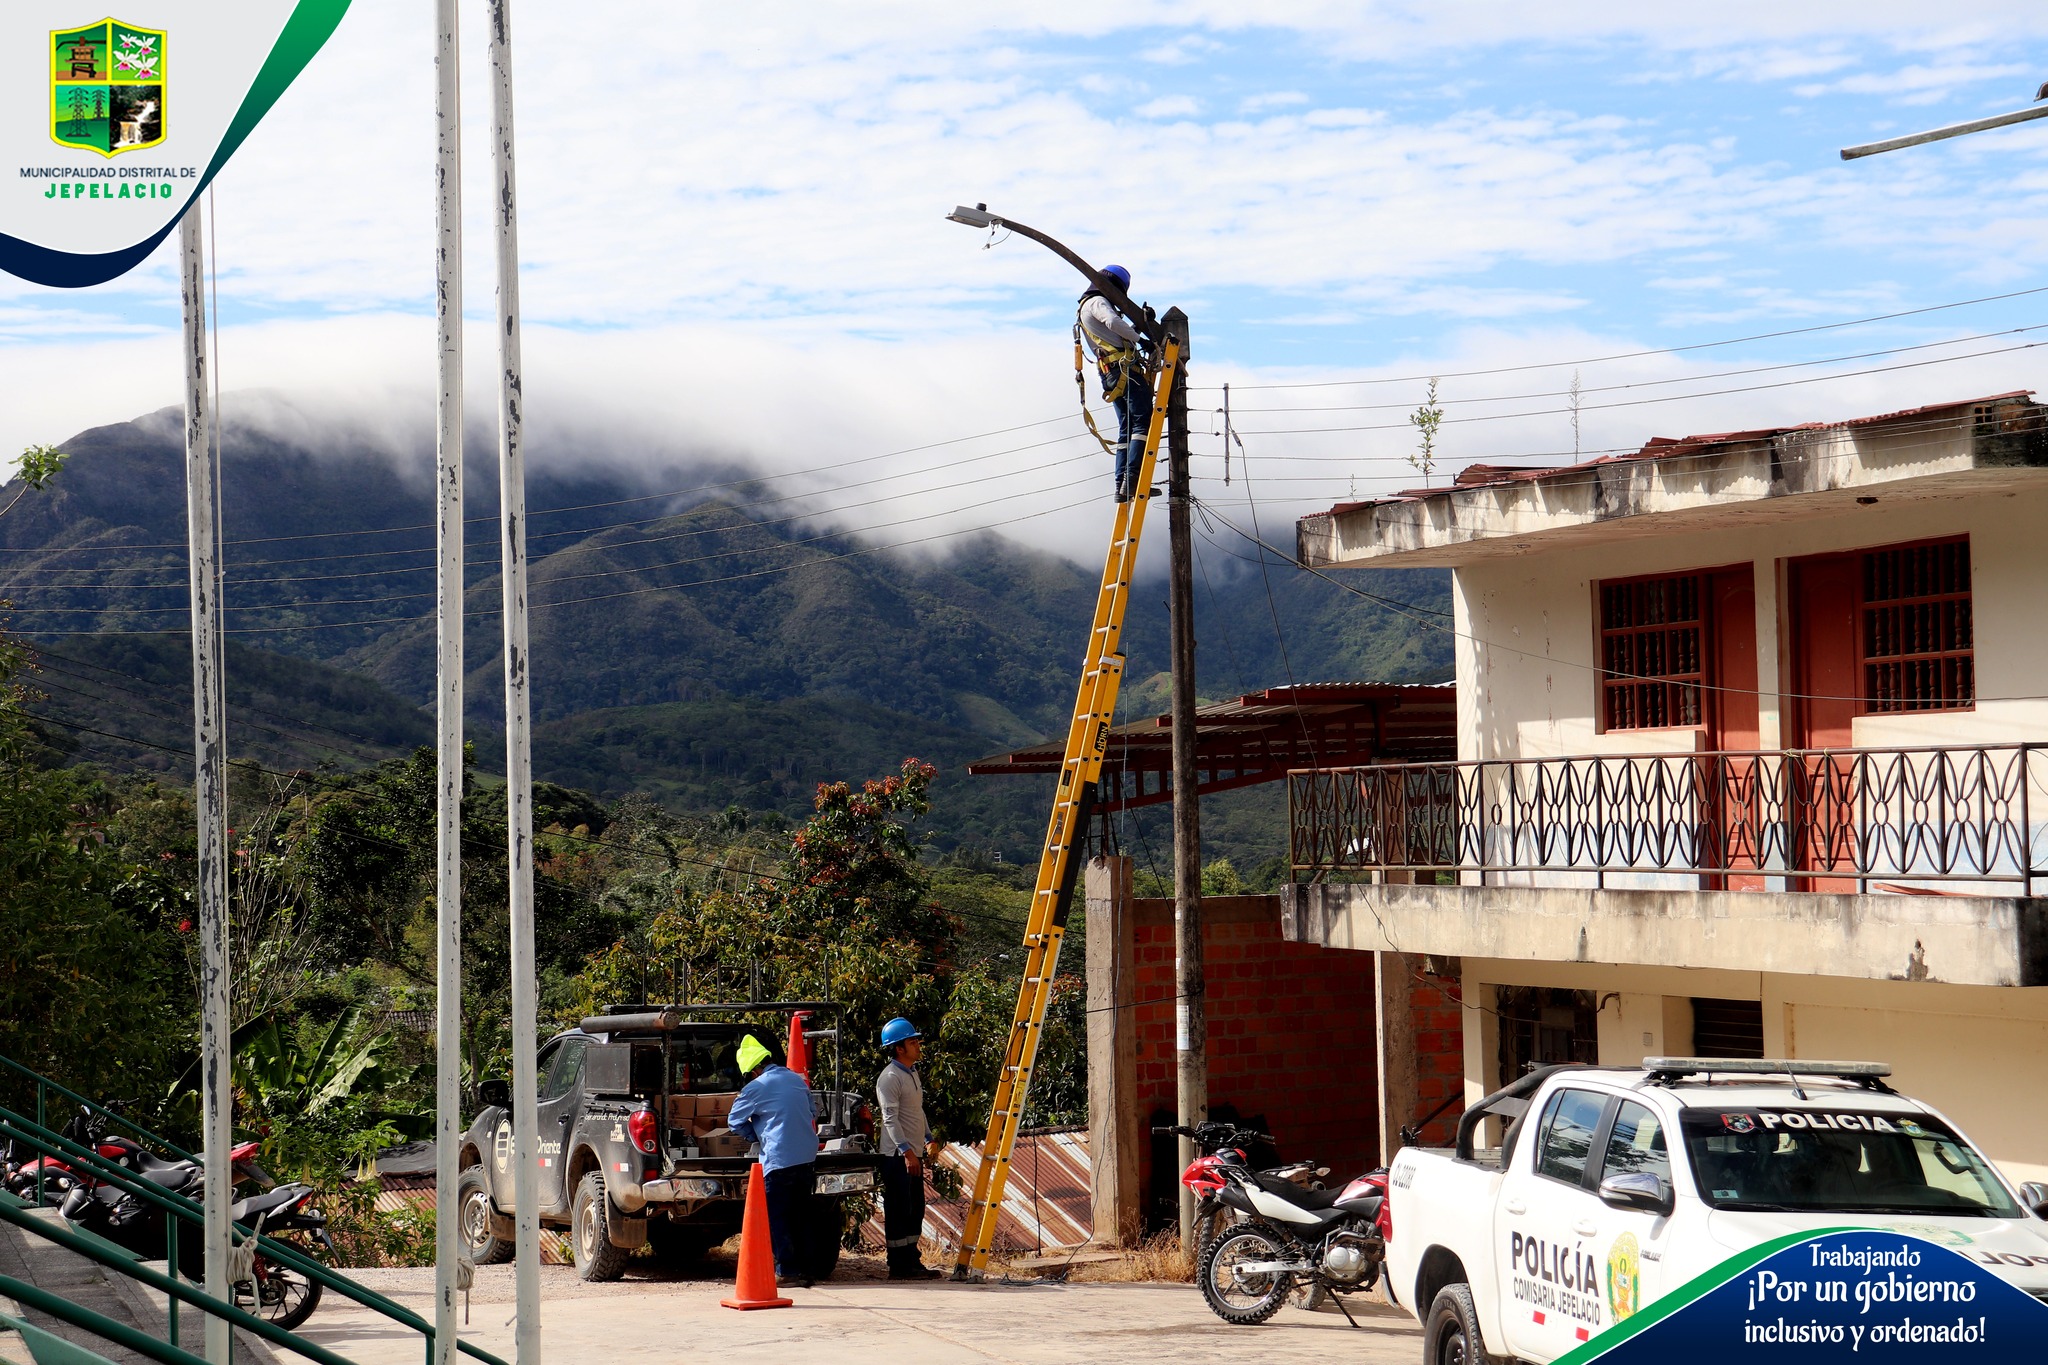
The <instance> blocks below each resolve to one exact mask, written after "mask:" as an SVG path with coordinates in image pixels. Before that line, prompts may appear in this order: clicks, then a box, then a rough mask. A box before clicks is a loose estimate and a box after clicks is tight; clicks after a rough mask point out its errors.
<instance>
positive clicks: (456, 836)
mask: <svg viewBox="0 0 2048 1365" xmlns="http://www.w3.org/2000/svg"><path fill="white" fill-rule="evenodd" d="M457 11H458V3H457V0H435V13H436V18H437V19H438V20H439V24H440V28H439V33H438V35H437V36H436V39H435V47H434V75H435V86H434V122H435V155H434V163H435V164H434V171H435V187H434V228H435V233H436V237H437V240H436V243H435V261H434V272H435V284H436V286H437V288H436V294H435V300H434V314H435V324H436V333H435V349H436V351H437V352H438V354H439V359H440V370H441V373H440V382H441V391H440V396H439V400H438V402H437V405H436V409H435V416H436V418H437V429H436V432H435V439H434V487H435V490H436V492H435V502H436V509H435V533H434V535H435V540H434V544H435V549H436V552H437V560H438V563H437V565H436V575H435V582H434V594H435V610H436V613H437V616H436V620H437V631H436V638H435V650H434V721H435V729H436V734H435V746H434V753H435V775H436V783H437V786H438V788H439V798H438V802H437V807H438V809H437V814H438V817H439V835H438V839H437V843H436V848H435V854H436V863H435V876H434V896H435V907H436V908H435V924H436V937H437V939H438V941H439V955H440V970H439V974H438V975H437V977H436V986H435V991H434V1104H435V1120H434V1184H435V1190H436V1207H437V1208H439V1209H441V1210H442V1214H441V1216H440V1217H439V1218H437V1219H436V1220H435V1222H434V1365H453V1362H454V1359H455V1340H456V1331H457V1328H456V1325H455V1270H456V1264H457V1262H458V1261H460V1259H461V1257H462V1206H461V1198H460V1192H459V1187H460V1181H461V1172H460V1170H459V1169H458V1168H457V1161H458V1159H459V1157H460V1143H461V1141H462V552H463V545H462V107H461V100H462V64H461V52H460V46H459V44H458V41H457V39H458V37H459V33H460V16H459V15H458V12H457Z"/></svg>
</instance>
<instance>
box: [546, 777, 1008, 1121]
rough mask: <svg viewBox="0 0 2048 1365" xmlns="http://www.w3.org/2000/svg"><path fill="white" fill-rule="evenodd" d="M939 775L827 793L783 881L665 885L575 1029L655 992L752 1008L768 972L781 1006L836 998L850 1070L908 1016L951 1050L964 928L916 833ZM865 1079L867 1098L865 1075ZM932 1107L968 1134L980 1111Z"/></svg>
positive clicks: (591, 976) (818, 799) (669, 881)
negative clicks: (890, 1023) (647, 986)
mask: <svg viewBox="0 0 2048 1365" xmlns="http://www.w3.org/2000/svg"><path fill="white" fill-rule="evenodd" d="M935 776H937V769H935V768H933V767H932V766H931V765H930V764H928V763H923V762H920V761H919V760H917V759H906V760H905V761H904V762H903V764H902V766H901V767H900V768H899V769H898V771H897V772H895V773H893V774H891V775H890V776H888V777H885V778H881V779H877V780H873V781H869V782H866V783H863V784H862V785H861V786H860V787H858V788H856V787H853V786H851V785H850V784H848V783H844V782H834V783H825V784H821V785H820V786H819V787H818V789H817V794H816V796H815V798H814V800H813V813H812V816H811V818H810V820H809V821H807V822H806V823H805V824H804V825H803V826H802V827H801V828H799V829H798V830H796V831H795V833H793V834H792V835H790V836H789V839H788V842H787V844H786V848H785V852H784V855H783V858H782V860H781V867H780V870H779V873H778V874H776V875H751V876H744V877H734V876H725V877H718V878H715V879H714V878H707V877H704V876H702V875H700V874H698V873H697V872H694V871H691V870H689V869H688V868H686V867H683V866H678V867H676V868H675V869H673V870H671V871H669V872H668V873H666V874H664V875H663V876H662V877H661V878H660V879H659V889H658V892H657V894H656V896H655V897H653V898H652V900H653V903H654V904H655V906H656V908H655V909H654V911H653V913H652V915H651V917H649V918H648V919H646V920H645V921H643V922H642V923H640V924H639V925H638V926H636V928H635V930H634V932H633V933H632V934H631V935H621V936H620V937H619V939H618V940H617V941H616V942H614V943H613V944H612V945H611V946H610V947H608V948H606V949H604V950H603V951H602V952H600V953H597V954H595V955H593V957H592V958H591V959H590V961H589V963H588V965H587V966H586V968H585V970H584V971H583V973H582V974H581V975H580V976H579V977H578V978H577V980H576V982H575V990H574V991H573V992H572V993H571V995H570V996H569V1004H570V1005H571V1007H572V1008H571V1010H570V1012H569V1014H568V1015H565V1016H564V1017H565V1018H567V1017H573V1016H577V1015H581V1014H584V1013H590V1012H595V1011H597V1010H600V1009H603V1008H604V1007H605V1006H607V1005H611V1004H617V1003H620V1002H623V1001H630V1000H637V999H640V998H641V997H642V995H643V993H644V992H643V983H645V982H647V981H649V980H650V979H651V980H652V981H654V982H656V983H660V985H659V986H658V987H656V988H652V989H654V993H656V994H665V993H667V992H671V991H672V992H673V995H670V996H669V998H676V997H678V996H681V995H683V994H684V993H685V990H687V994H688V995H689V997H690V998H691V999H693V1000H697V1001H709V1000H714V999H745V998H746V993H747V991H748V989H749V988H750V986H751V984H752V978H753V974H754V971H755V970H756V968H757V967H758V968H759V970H760V972H761V976H762V986H763V992H764V994H766V995H768V996H770V997H777V998H785V999H790V998H809V999H815V998H819V997H821V996H829V997H830V998H831V999H832V1000H833V1001H835V1002H837V1003H839V1004H840V1005H841V1006H842V1007H843V1010H844V1012H843V1014H842V1015H841V1017H840V1021H839V1022H840V1029H841V1046H842V1047H843V1048H844V1049H845V1055H846V1056H847V1057H848V1058H849V1059H863V1060H864V1059H867V1058H872V1057H875V1056H876V1053H875V1051H874V1047H875V1046H876V1044H875V1040H876V1039H878V1038H879V1037H880V1035H881V1028H882V1024H883V1023H884V1022H885V1021H887V1020H889V1019H891V1018H893V1017H895V1016H896V1015H899V1014H900V1015H906V1016H908V1017H909V1018H911V1019H912V1020H915V1021H916V1022H918V1023H919V1024H920V1026H922V1027H923V1029H924V1031H925V1032H926V1033H928V1034H932V1035H934V1038H935V1042H937V1043H939V1044H940V1045H942V1046H943V1045H944V1042H943V1040H944V1038H945V1036H946V1027H947V1026H946V1025H945V1024H944V1022H943V1021H944V1020H945V1018H946V1016H947V1010H948V1007H949V1005H950V1003H951V1000H952V995H953V990H952V976H953V973H954V971H955V967H956V963H955V961H954V958H953V950H952V945H953V942H954V939H955V935H956V932H957V927H956V926H955V924H954V923H953V921H952V919H951V917H949V916H948V915H947V914H946V913H945V911H944V910H943V909H941V908H940V906H939V905H938V904H937V903H936V901H935V900H934V899H933V897H932V893H931V873H930V871H929V869H927V868H926V867H924V866H923V864H922V863H920V861H919V859H918V843H917V840H916V838H915V837H914V836H913V835H912V833H911V831H910V828H909V826H910V823H911V822H912V821H914V820H916V819H918V818H919V817H921V816H923V815H925V814H926V813H927V812H928V811H929V810H930V809H931V800H930V788H931V782H932V779H933V778H934V777H935ZM645 890H646V888H644V887H643V894H644V892H645ZM684 983H687V987H685V984H684ZM758 1022H760V1023H762V1024H764V1025H767V1026H770V1027H774V1026H776V1025H777V1024H778V1023H779V1022H780V1021H778V1020H776V1019H774V1018H772V1017H770V1016H765V1015H764V1016H762V1017H761V1019H760V1020H759V1021H758ZM977 1047H978V1044H977ZM875 1064H876V1066H879V1065H880V1063H879V1061H877V1062H876V1063H875ZM988 1070H989V1071H990V1073H991V1074H992V1072H993V1065H992V1064H988ZM853 1076H858V1077H859V1079H858V1081H857V1082H856V1083H857V1084H860V1085H862V1086H865V1085H866V1083H867V1077H866V1076H864V1075H861V1074H860V1073H859V1071H857V1070H856V1071H854V1072H853V1073H851V1074H850V1076H849V1079H852V1077H853ZM929 1102H930V1106H931V1109H932V1113H933V1119H934V1122H935V1123H937V1124H938V1125H939V1126H940V1127H941V1128H942V1129H943V1130H945V1131H947V1132H949V1133H951V1134H953V1135H960V1134H961V1133H962V1132H963V1129H962V1128H961V1127H960V1126H959V1124H960V1122H961V1118H962V1115H964V1114H965V1113H966V1112H967V1111H968V1110H969V1109H971V1108H972V1105H971V1104H970V1105H968V1106H966V1107H964V1108H963V1107H962V1106H961V1105H959V1104H957V1103H956V1102H955V1101H954V1097H953V1095H951V1094H949V1093H947V1092H945V1091H943V1090H941V1089H939V1088H937V1087H935V1088H934V1091H933V1093H932V1094H931V1097H930V1101H929ZM970 1126H971V1125H970Z"/></svg>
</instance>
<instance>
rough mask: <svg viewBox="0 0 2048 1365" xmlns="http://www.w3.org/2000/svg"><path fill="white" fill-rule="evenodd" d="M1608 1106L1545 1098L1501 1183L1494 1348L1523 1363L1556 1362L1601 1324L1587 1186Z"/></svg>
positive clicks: (1603, 1099) (1562, 1092)
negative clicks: (1497, 1341) (1497, 1344)
mask: <svg viewBox="0 0 2048 1365" xmlns="http://www.w3.org/2000/svg"><path fill="white" fill-rule="evenodd" d="M1611 1103H1612V1102H1611V1100H1610V1097H1609V1096H1607V1095H1603V1094H1601V1093H1600V1092H1598V1091H1594V1090H1578V1089H1573V1088H1570V1087H1566V1088H1562V1089H1559V1090H1556V1091H1553V1092H1552V1093H1551V1096H1550V1098H1549V1100H1547V1101H1546V1102H1545V1103H1544V1106H1543V1110H1542V1112H1541V1114H1540V1115H1538V1116H1537V1120H1536V1127H1535V1131H1534V1132H1533V1133H1529V1134H1524V1135H1523V1136H1522V1138H1521V1140H1520V1141H1518V1142H1517V1143H1516V1144H1515V1152H1514V1155H1513V1157H1512V1159H1511V1160H1510V1163H1509V1169H1508V1171H1507V1173H1506V1175H1505V1177H1504V1178H1503V1179H1502V1181H1501V1187H1500V1203H1499V1205H1498V1206H1497V1209H1496V1212H1495V1214H1494V1218H1495V1225H1494V1254H1495V1257H1496V1264H1497V1266H1498V1268H1499V1284H1500V1291H1499V1292H1500V1321H1501V1330H1502V1332H1503V1333H1504V1334H1505V1335H1506V1337H1507V1340H1506V1341H1505V1342H1504V1343H1502V1344H1503V1345H1504V1346H1505V1347H1506V1348H1507V1350H1508V1351H1510V1352H1512V1353H1513V1354H1515V1355H1518V1356H1521V1357H1524V1358H1525V1359H1528V1360H1536V1361H1545V1360H1555V1359H1556V1358H1557V1357H1559V1356H1561V1355H1563V1354H1565V1353H1566V1352H1567V1351H1570V1350H1571V1349H1572V1348H1574V1347H1575V1346H1577V1345H1578V1344H1579V1343H1580V1342H1582V1341H1585V1340H1587V1339H1588V1338H1590V1337H1591V1336H1592V1335H1593V1334H1594V1333H1596V1332H1598V1331H1599V1330H1600V1329H1601V1327H1602V1326H1604V1325H1605V1323H1606V1318H1605V1315H1604V1314H1603V1313H1602V1312H1601V1300H1600V1273H1599V1268H1600V1254H1599V1250H1598V1247H1597V1245H1596V1242H1595V1240H1594V1239H1595V1238H1596V1237H1597V1236H1598V1234H1599V1231H1600V1229H1599V1226H1598V1224H1597V1222H1596V1221H1595V1219H1596V1217H1597V1215H1596V1213H1595V1210H1596V1209H1598V1208H1599V1207H1600V1201H1599V1198H1598V1197H1597V1196H1596V1195H1594V1194H1593V1192H1592V1190H1591V1189H1589V1188H1588V1185H1587V1182H1588V1179H1589V1178H1590V1174H1591V1173H1590V1171H1589V1169H1588V1168H1589V1167H1592V1166H1594V1165H1596V1164H1597V1163H1596V1162H1595V1161H1594V1155H1593V1154H1594V1145H1593V1144H1594V1139H1595V1137H1596V1136H1597V1135H1598V1134H1599V1133H1600V1132H1601V1130H1602V1127H1603V1125H1604V1123H1605V1121H1606V1119H1607V1117H1608V1111H1609V1109H1610V1107H1611Z"/></svg>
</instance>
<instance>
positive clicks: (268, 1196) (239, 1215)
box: [228, 1185, 305, 1223]
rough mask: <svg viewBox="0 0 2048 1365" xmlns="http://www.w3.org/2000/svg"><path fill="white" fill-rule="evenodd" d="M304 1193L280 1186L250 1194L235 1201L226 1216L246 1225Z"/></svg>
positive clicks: (301, 1189) (296, 1189)
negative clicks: (260, 1192)
mask: <svg viewBox="0 0 2048 1365" xmlns="http://www.w3.org/2000/svg"><path fill="white" fill-rule="evenodd" d="M304 1193H305V1190H304V1189H303V1188H298V1187H293V1186H290V1185H281V1186H279V1187H278V1188H277V1189H274V1190H266V1191H265V1192H264V1193H262V1194H252V1195H250V1196H249V1197H248V1198H247V1199H237V1200H236V1201H235V1203H234V1206H233V1207H232V1208H230V1209H229V1210H228V1216H229V1217H230V1218H232V1219H234V1221H235V1222H237V1223H246V1222H248V1221H249V1220H250V1219H252V1218H255V1217H257V1216H259V1215H261V1214H266V1213H269V1212H270V1211H271V1210H272V1209H280V1208H283V1207H284V1206H285V1205H286V1204H289V1203H292V1202H293V1201H294V1200H296V1199H298V1198H299V1196H300V1195H302V1194H304Z"/></svg>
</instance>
